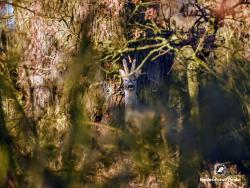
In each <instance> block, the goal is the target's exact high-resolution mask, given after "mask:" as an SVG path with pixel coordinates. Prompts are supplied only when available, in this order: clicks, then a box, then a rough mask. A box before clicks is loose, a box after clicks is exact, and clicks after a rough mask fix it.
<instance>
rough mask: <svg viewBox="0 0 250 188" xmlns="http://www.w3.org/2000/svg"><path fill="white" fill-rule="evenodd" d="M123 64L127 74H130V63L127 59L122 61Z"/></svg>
mask: <svg viewBox="0 0 250 188" xmlns="http://www.w3.org/2000/svg"><path fill="white" fill-rule="evenodd" d="M122 64H123V68H124V71H125V74H129V69H128V63H127V61H126V60H125V59H123V60H122Z"/></svg>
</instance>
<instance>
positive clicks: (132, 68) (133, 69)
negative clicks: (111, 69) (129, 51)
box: [130, 59, 136, 72]
mask: <svg viewBox="0 0 250 188" xmlns="http://www.w3.org/2000/svg"><path fill="white" fill-rule="evenodd" d="M135 66H136V59H134V60H133V62H132V67H131V70H130V72H134V71H135Z"/></svg>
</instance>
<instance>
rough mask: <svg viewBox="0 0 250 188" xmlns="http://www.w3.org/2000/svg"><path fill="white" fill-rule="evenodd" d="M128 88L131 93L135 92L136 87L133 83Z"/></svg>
mask: <svg viewBox="0 0 250 188" xmlns="http://www.w3.org/2000/svg"><path fill="white" fill-rule="evenodd" d="M127 88H128V90H129V91H133V90H135V85H134V84H132V83H129V84H128V85H127Z"/></svg>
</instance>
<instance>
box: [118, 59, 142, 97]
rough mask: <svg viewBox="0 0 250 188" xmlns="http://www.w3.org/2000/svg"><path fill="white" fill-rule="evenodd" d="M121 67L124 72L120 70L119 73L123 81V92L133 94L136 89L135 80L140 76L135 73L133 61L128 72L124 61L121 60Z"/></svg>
mask: <svg viewBox="0 0 250 188" xmlns="http://www.w3.org/2000/svg"><path fill="white" fill-rule="evenodd" d="M123 67H124V70H122V69H120V70H119V72H120V75H121V76H122V79H123V87H124V91H125V93H126V92H135V91H136V89H137V78H138V76H139V74H140V73H139V72H138V71H135V60H134V61H133V62H132V66H131V69H130V71H129V67H128V63H127V62H126V60H125V59H123Z"/></svg>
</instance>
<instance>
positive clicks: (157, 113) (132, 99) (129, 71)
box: [119, 59, 176, 145]
mask: <svg viewBox="0 0 250 188" xmlns="http://www.w3.org/2000/svg"><path fill="white" fill-rule="evenodd" d="M130 62H131V61H130ZM122 63H123V68H124V69H123V70H122V69H120V70H119V73H120V75H121V77H122V80H123V88H124V94H125V128H126V130H127V131H129V132H130V133H132V134H137V135H141V134H143V133H145V132H148V131H151V130H152V131H156V129H158V128H159V131H160V134H161V137H162V140H163V142H164V144H165V145H166V144H167V137H168V136H167V135H169V134H172V133H171V132H172V131H171V129H173V127H175V126H174V124H175V123H176V116H175V115H174V113H173V112H172V111H171V112H170V111H169V110H166V109H164V107H162V106H161V107H160V106H158V108H155V107H154V108H149V107H148V106H145V105H143V104H141V103H140V101H139V98H138V96H137V80H138V77H139V76H140V75H141V71H140V70H139V71H138V70H136V60H133V61H132V63H131V66H130V67H131V68H130V67H129V64H128V62H127V61H126V60H125V59H123V60H122ZM162 109H163V110H162Z"/></svg>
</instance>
